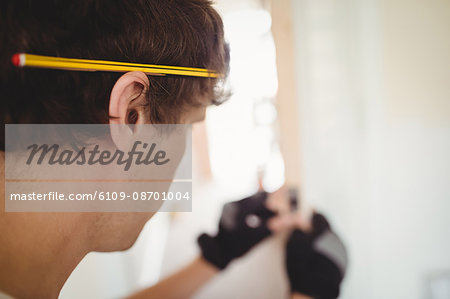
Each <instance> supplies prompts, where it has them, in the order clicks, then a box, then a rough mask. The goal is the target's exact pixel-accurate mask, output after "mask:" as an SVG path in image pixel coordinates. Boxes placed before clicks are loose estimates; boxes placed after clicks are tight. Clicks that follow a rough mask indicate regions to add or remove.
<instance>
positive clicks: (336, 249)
mask: <svg viewBox="0 0 450 299" xmlns="http://www.w3.org/2000/svg"><path fill="white" fill-rule="evenodd" d="M311 227H312V229H311V231H309V232H304V231H302V230H299V229H296V230H295V231H294V232H293V233H292V235H291V236H290V238H289V240H288V242H287V246H286V268H287V273H288V277H289V282H290V286H291V291H292V292H293V293H294V292H297V293H300V294H304V295H308V296H311V297H313V298H315V299H316V298H320V299H331V298H337V297H338V295H339V288H340V284H341V281H342V279H343V277H344V273H345V269H346V267H347V252H346V250H345V247H344V245H343V244H342V242H341V240H340V239H339V237H338V236H337V235H336V234H335V233H333V232H332V231H331V228H330V225H329V223H328V221H327V220H326V218H325V217H324V216H323V215H321V214H318V213H314V215H313V217H312V223H311Z"/></svg>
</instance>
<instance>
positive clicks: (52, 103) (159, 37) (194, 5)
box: [0, 0, 229, 123]
mask: <svg viewBox="0 0 450 299" xmlns="http://www.w3.org/2000/svg"><path fill="white" fill-rule="evenodd" d="M0 44H1V45H2V46H1V47H0V88H1V90H0V97H1V100H2V103H3V109H5V110H4V117H5V119H4V122H5V123H106V122H107V121H108V103H109V95H110V92H111V89H112V87H113V86H114V83H115V82H116V80H117V79H118V78H119V77H120V76H121V74H120V73H106V72H76V71H61V70H45V69H27V68H24V69H20V68H15V67H13V66H12V64H11V62H10V60H11V56H12V55H13V54H14V53H17V52H24V53H31V54H39V55H49V56H59V57H69V58H86V59H105V60H113V61H126V62H137V63H151V64H162V65H175V66H192V67H201V68H208V69H213V70H216V71H218V72H220V73H223V74H226V73H227V72H228V61H229V53H228V48H227V45H226V43H225V42H224V33H223V24H222V20H221V18H220V16H219V15H218V13H217V12H216V11H215V10H214V8H213V7H212V6H211V2H210V1H208V0H170V1H166V0H163V1H158V0H132V1H112V0H79V1H61V0H53V1H50V0H44V1H23V0H19V1H17V0H6V1H1V4H0ZM149 80H150V89H149V91H148V102H149V109H148V111H149V113H150V115H149V118H150V119H151V120H152V122H155V123H176V122H177V121H178V119H179V116H180V114H181V112H182V111H183V110H184V109H185V108H186V107H188V106H192V105H194V106H195V105H199V102H198V98H199V96H207V97H209V98H210V99H211V101H212V103H218V102H220V101H221V98H220V95H221V92H220V91H219V90H217V87H216V86H217V85H218V84H217V83H218V80H217V79H210V78H209V79H208V78H194V77H184V76H170V75H168V76H164V77H154V76H149ZM5 106H6V107H5Z"/></svg>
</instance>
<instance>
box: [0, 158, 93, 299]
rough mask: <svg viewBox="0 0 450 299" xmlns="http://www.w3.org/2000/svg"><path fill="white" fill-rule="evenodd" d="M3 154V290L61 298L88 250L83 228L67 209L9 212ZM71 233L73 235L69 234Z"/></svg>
mask: <svg viewBox="0 0 450 299" xmlns="http://www.w3.org/2000/svg"><path fill="white" fill-rule="evenodd" d="M1 155H2V156H1V157H0V169H1V170H0V171H1V182H0V290H1V291H2V292H4V293H7V294H9V295H11V296H13V297H17V298H57V297H58V295H59V292H60V290H61V288H62V286H63V285H64V283H65V281H66V280H67V278H68V277H69V275H70V273H71V272H72V271H73V269H74V268H75V267H76V265H77V264H78V263H79V262H80V261H81V259H82V258H83V257H84V256H85V255H86V254H87V252H88V251H87V250H85V248H86V246H85V245H86V242H83V241H84V240H86V239H85V238H84V234H83V229H82V228H80V227H79V228H77V229H75V228H74V227H73V225H72V226H71V225H70V223H76V222H75V221H74V218H75V217H76V215H74V214H70V213H67V214H66V215H64V214H62V213H5V202H4V200H5V199H4V194H5V190H4V188H5V172H4V152H1ZM69 236H70V237H69Z"/></svg>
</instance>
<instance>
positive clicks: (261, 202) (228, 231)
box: [198, 192, 275, 269]
mask: <svg viewBox="0 0 450 299" xmlns="http://www.w3.org/2000/svg"><path fill="white" fill-rule="evenodd" d="M266 199H267V193H266V192H259V193H256V194H255V195H253V196H250V197H247V198H244V199H242V200H239V201H234V202H230V203H227V204H225V205H224V207H223V210H222V216H221V218H220V222H219V231H218V233H217V235H216V236H214V237H212V236H209V235H207V234H202V235H201V236H200V237H199V238H198V244H199V245H200V249H201V251H202V255H203V257H204V258H205V259H206V260H207V261H208V262H210V263H211V264H213V265H215V266H216V267H218V268H219V269H224V268H225V267H226V266H227V265H228V264H229V263H230V262H231V260H233V259H235V258H237V257H240V256H242V255H244V254H245V253H246V252H248V251H249V250H250V249H251V248H252V247H253V246H254V245H256V244H257V243H258V242H260V241H261V240H263V239H264V238H265V237H267V236H269V235H270V233H271V232H270V230H269V229H268V228H267V225H266V224H267V220H268V219H269V218H271V217H272V216H274V215H275V213H274V212H272V211H270V210H269V209H267V208H266V207H265V202H266Z"/></svg>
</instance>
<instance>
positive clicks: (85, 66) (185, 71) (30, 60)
mask: <svg viewBox="0 0 450 299" xmlns="http://www.w3.org/2000/svg"><path fill="white" fill-rule="evenodd" d="M12 63H13V64H14V65H15V66H18V67H37V68H51V69H62V70H75V71H88V72H95V71H104V72H131V71H139V72H144V73H146V74H147V75H154V76H164V75H180V76H192V77H205V78H217V77H219V75H218V74H217V73H216V72H215V71H212V70H208V69H204V68H194V67H182V66H167V65H154V64H140V63H129V62H118V61H106V60H90V59H77V58H63V57H52V56H42V55H33V54H25V53H17V54H14V55H13V57H12Z"/></svg>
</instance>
